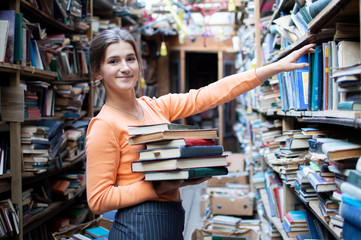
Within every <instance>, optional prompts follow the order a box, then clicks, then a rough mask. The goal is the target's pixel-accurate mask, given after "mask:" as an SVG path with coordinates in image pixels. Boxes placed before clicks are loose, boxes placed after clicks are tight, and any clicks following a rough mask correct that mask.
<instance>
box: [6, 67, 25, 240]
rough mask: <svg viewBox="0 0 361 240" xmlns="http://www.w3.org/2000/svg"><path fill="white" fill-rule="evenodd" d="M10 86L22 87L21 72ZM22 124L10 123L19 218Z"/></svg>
mask: <svg viewBox="0 0 361 240" xmlns="http://www.w3.org/2000/svg"><path fill="white" fill-rule="evenodd" d="M9 80H10V86H12V87H17V86H19V85H20V70H17V71H16V73H14V74H11V75H10V76H9ZM20 132H21V123H20V122H10V169H11V201H12V202H13V203H14V204H16V205H17V207H18V209H19V212H18V214H19V216H22V176H21V134H20ZM22 223H23V221H22V217H19V229H20V234H19V235H18V236H17V238H19V239H22V229H23V228H22V226H23V225H22Z"/></svg>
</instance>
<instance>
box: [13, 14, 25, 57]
mask: <svg viewBox="0 0 361 240" xmlns="http://www.w3.org/2000/svg"><path fill="white" fill-rule="evenodd" d="M21 60H23V14H22V13H15V36H14V62H16V61H21Z"/></svg>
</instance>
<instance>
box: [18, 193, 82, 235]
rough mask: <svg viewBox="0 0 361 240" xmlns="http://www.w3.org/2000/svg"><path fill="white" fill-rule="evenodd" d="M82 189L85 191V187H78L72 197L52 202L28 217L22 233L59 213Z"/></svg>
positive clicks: (71, 203) (71, 202)
mask: <svg viewBox="0 0 361 240" xmlns="http://www.w3.org/2000/svg"><path fill="white" fill-rule="evenodd" d="M84 191H85V187H81V188H80V189H78V191H77V192H76V194H75V196H74V197H73V198H71V199H67V200H65V201H57V202H52V203H51V204H50V206H48V207H47V208H45V209H44V210H43V211H42V212H40V213H38V214H36V215H34V216H32V217H31V218H30V219H28V220H27V221H25V222H24V223H23V229H24V233H27V232H29V231H31V230H32V229H34V228H36V227H37V226H39V225H41V224H43V223H45V222H46V221H48V220H49V219H51V218H52V217H54V216H56V215H57V214H59V213H61V212H62V211H64V210H65V209H67V208H68V207H69V206H71V205H73V204H74V203H75V201H76V199H77V197H79V196H80V195H81V194H82V193H83V192H84Z"/></svg>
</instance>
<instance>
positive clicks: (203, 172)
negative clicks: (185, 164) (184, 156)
mask: <svg viewBox="0 0 361 240" xmlns="http://www.w3.org/2000/svg"><path fill="white" fill-rule="evenodd" d="M227 173H228V169H227V168H226V167H214V168H208V167H206V168H195V169H189V170H188V174H189V178H190V179H192V178H201V177H210V176H219V175H227Z"/></svg>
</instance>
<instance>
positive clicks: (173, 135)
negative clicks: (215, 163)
mask: <svg viewBox="0 0 361 240" xmlns="http://www.w3.org/2000/svg"><path fill="white" fill-rule="evenodd" d="M177 138H202V139H217V138H218V131H217V129H216V128H210V129H185V130H165V131H162V132H155V133H149V134H142V135H134V136H131V137H130V138H129V139H128V142H129V144H130V145H133V144H143V143H147V142H153V141H160V140H171V139H177Z"/></svg>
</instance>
